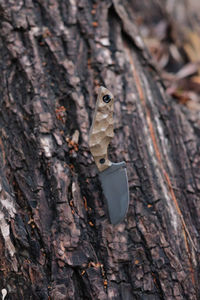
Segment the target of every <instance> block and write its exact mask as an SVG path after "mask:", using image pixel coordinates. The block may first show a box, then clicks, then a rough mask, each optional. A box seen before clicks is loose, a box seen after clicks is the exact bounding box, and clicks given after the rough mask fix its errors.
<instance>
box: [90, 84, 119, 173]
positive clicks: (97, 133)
mask: <svg viewBox="0 0 200 300" xmlns="http://www.w3.org/2000/svg"><path fill="white" fill-rule="evenodd" d="M113 109H114V98H113V95H112V94H111V92H110V91H109V90H107V89H106V88H104V87H100V88H99V93H98V97H97V104H96V109H95V113H94V118H93V122H92V127H91V129H90V136H89V146H90V151H91V153H92V155H93V157H94V160H95V163H96V165H97V168H98V169H99V171H100V172H102V171H104V170H105V169H107V168H108V167H109V166H111V165H112V163H111V162H110V161H109V160H108V145H109V143H110V141H111V139H112V138H113V136H114V132H113Z"/></svg>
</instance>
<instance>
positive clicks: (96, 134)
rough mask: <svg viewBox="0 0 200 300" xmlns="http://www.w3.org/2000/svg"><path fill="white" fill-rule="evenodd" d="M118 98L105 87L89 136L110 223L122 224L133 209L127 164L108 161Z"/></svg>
mask: <svg viewBox="0 0 200 300" xmlns="http://www.w3.org/2000/svg"><path fill="white" fill-rule="evenodd" d="M113 111H114V97H113V95H112V93H111V92H110V91H109V90H108V89H106V88H105V87H100V88H99V92H98V96H97V103H96V109H95V112H94V117H93V122H92V126H91V129H90V134H89V147H90V151H91V153H92V156H93V157H94V161H95V163H96V165H97V168H98V170H99V178H100V181H101V185H102V189H103V192H104V196H105V199H106V202H107V208H108V213H109V218H110V222H111V223H112V224H118V223H120V222H121V221H122V220H123V219H124V217H125V215H126V213H127V211H128V206H129V189H128V177H127V172H126V163H125V162H124V161H123V162H119V163H113V162H111V161H110V160H109V159H108V145H109V143H110V141H111V140H112V138H113V137H114V120H113Z"/></svg>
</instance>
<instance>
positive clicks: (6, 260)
mask: <svg viewBox="0 0 200 300" xmlns="http://www.w3.org/2000/svg"><path fill="white" fill-rule="evenodd" d="M140 2H143V3H146V1H140ZM149 2H150V1H149ZM151 3H154V5H156V3H157V1H153V0H152V1H151ZM163 3H164V1H163ZM163 5H164V4H163ZM136 8H137V1H135V2H134V1H120V0H112V1H111V0H108V1H106V0H105V1H96V2H92V1H91V0H80V1H74V0H70V1H63V0H57V1H55V0H49V1H44V0H35V1H32V0H26V1H20V0H19V1H11V0H10V1H6V0H1V2H0V11H1V15H0V18H1V29H0V56H1V60H0V68H1V71H0V82H1V85H0V93H1V102H0V103H1V111H0V125H1V131H0V132H1V134H0V149H1V153H0V161H1V169H0V172H1V174H0V195H1V197H0V229H1V230H0V273H1V276H0V288H1V293H2V299H3V295H4V293H7V295H6V297H5V300H7V299H15V300H16V299H26V300H27V299H56V300H57V299H59V300H61V299H123V300H128V299H130V300H131V299H144V300H148V299H149V300H152V299H178V300H180V299H199V298H200V291H199V280H200V278H199V250H200V244H199V230H200V204H199V196H200V181H199V179H200V168H199V163H200V156H199V150H200V149H199V148H200V140H199V137H200V131H199V127H198V126H197V124H194V122H192V117H191V113H188V111H187V108H185V107H181V106H180V105H179V104H177V103H176V102H175V101H173V100H172V99H170V98H169V97H168V96H167V95H166V92H165V87H164V85H163V84H162V81H161V80H160V77H159V75H158V73H157V71H156V68H155V66H154V64H153V63H152V60H151V57H150V55H149V54H148V51H147V50H146V48H145V46H144V43H143V41H142V39H141V37H140V35H139V34H138V31H137V26H136V24H137V22H136V18H135V13H136ZM99 85H103V86H106V87H107V88H108V89H110V90H111V92H112V93H113V94H114V96H115V113H114V115H115V137H114V139H113V141H112V143H111V145H110V150H109V154H110V158H111V160H112V161H114V162H119V161H122V160H125V161H126V163H127V171H128V178H129V189H130V206H129V210H128V214H127V217H126V219H125V220H124V221H123V222H122V223H121V224H119V225H117V226H113V225H111V224H110V223H109V220H108V216H107V214H106V207H105V204H104V196H103V193H102V189H101V186H100V183H99V179H98V172H97V168H96V166H95V164H94V161H93V158H92V156H91V153H90V151H89V148H88V134H89V128H90V126H91V121H92V116H93V112H94V108H95V102H96V95H97V88H98V86H99ZM198 125H199V124H198Z"/></svg>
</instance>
